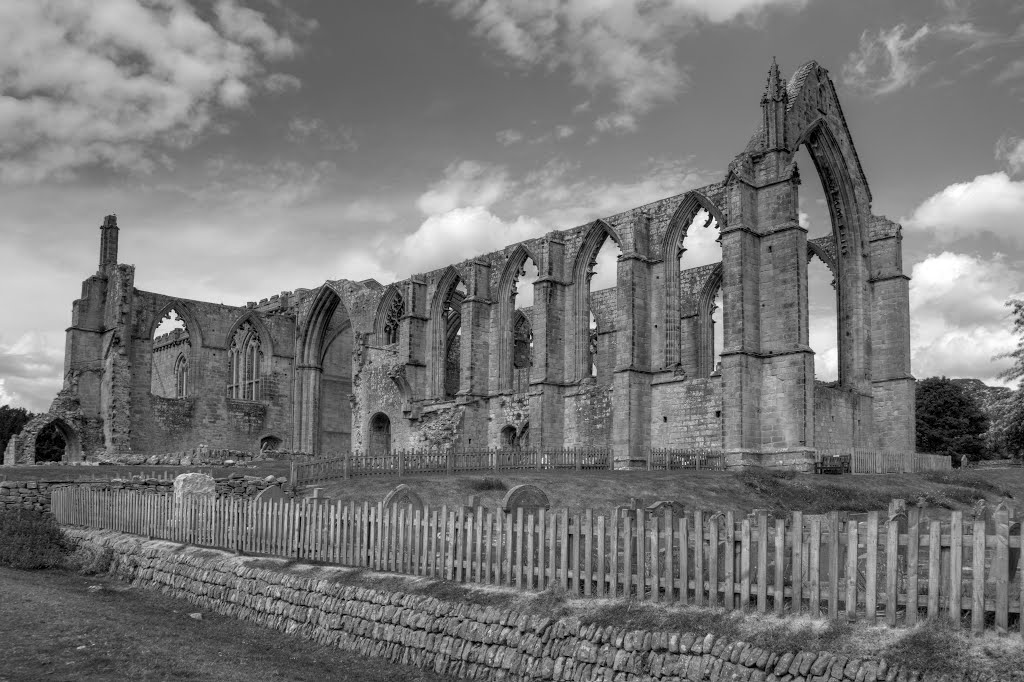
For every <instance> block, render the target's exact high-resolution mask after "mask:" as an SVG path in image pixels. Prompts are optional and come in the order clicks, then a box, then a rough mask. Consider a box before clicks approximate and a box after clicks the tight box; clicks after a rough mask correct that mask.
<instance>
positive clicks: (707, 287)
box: [697, 263, 724, 378]
mask: <svg viewBox="0 0 1024 682" xmlns="http://www.w3.org/2000/svg"><path fill="white" fill-rule="evenodd" d="M722 272H723V269H722V264H721V263H719V264H718V265H716V266H715V268H714V270H712V271H711V274H710V275H708V278H707V280H705V281H704V286H703V287H701V290H700V293H699V294H698V296H697V330H698V331H697V333H698V335H699V336H698V346H697V376H698V377H701V378H703V377H707V376H710V375H711V373H712V372H713V371H714V370H715V328H714V321H713V320H712V317H711V316H712V315H713V314H714V312H715V311H714V307H715V297H716V296H717V295H718V292H719V290H720V289H721V288H722ZM723 323H724V319H723Z"/></svg>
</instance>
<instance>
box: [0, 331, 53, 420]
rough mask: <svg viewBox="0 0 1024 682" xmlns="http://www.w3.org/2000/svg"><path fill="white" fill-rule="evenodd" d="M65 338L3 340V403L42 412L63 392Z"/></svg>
mask: <svg viewBox="0 0 1024 682" xmlns="http://www.w3.org/2000/svg"><path fill="white" fill-rule="evenodd" d="M63 372H64V338H63V335H62V334H59V333H46V334H44V333H41V332H28V333H25V334H22V335H21V336H20V337H19V338H17V339H16V340H15V341H13V342H10V343H5V342H3V340H2V339H0V403H9V404H11V405H14V406H18V407H24V408H26V409H28V410H30V411H32V412H43V411H45V410H46V409H47V408H49V406H50V402H51V401H52V400H53V397H54V396H55V395H56V394H57V391H59V390H60V387H61V384H62V382H63Z"/></svg>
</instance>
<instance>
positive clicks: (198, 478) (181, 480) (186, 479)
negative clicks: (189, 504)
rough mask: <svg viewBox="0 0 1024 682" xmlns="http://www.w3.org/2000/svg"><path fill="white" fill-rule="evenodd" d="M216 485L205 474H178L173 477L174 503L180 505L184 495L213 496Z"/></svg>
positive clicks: (210, 477) (215, 491)
mask: <svg viewBox="0 0 1024 682" xmlns="http://www.w3.org/2000/svg"><path fill="white" fill-rule="evenodd" d="M216 493H217V485H216V483H214V481H213V477H212V476H208V475H207V474H199V473H190V474H179V475H178V476H177V477H176V478H175V479H174V504H176V505H180V504H181V503H182V502H183V501H184V499H185V498H186V497H192V496H196V497H213V496H214V495H215V494H216Z"/></svg>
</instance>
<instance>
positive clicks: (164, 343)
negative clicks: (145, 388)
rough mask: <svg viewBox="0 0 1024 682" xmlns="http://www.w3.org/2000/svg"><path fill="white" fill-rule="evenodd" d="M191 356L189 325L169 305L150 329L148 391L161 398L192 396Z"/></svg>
mask: <svg viewBox="0 0 1024 682" xmlns="http://www.w3.org/2000/svg"><path fill="white" fill-rule="evenodd" d="M191 355H192V339H191V335H190V334H189V329H188V326H187V325H186V324H185V320H184V319H183V318H182V317H181V316H180V315H179V314H178V311H176V310H175V309H174V308H171V309H170V310H168V311H167V313H166V314H165V315H164V316H163V318H162V319H161V320H160V322H159V323H158V324H157V325H156V328H155V329H154V330H153V353H152V362H151V367H152V373H151V378H150V387H149V391H150V393H152V394H153V395H155V396H159V397H161V398H187V397H189V396H190V395H192V375H191V366H190V365H191V363H190V358H191Z"/></svg>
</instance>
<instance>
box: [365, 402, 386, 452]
mask: <svg viewBox="0 0 1024 682" xmlns="http://www.w3.org/2000/svg"><path fill="white" fill-rule="evenodd" d="M369 435H370V437H369V454H370V455H373V456H375V457H377V456H380V455H389V454H391V420H390V419H389V418H388V416H387V415H386V414H384V413H383V412H378V413H377V414H375V415H373V418H371V419H370V434H369Z"/></svg>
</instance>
